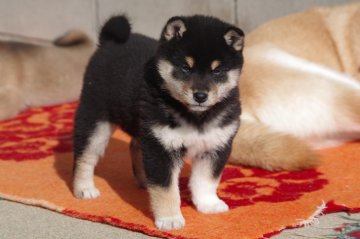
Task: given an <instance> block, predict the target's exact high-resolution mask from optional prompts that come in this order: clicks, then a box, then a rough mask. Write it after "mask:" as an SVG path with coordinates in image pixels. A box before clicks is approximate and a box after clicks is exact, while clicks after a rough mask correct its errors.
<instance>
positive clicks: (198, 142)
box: [152, 121, 238, 158]
mask: <svg viewBox="0 0 360 239" xmlns="http://www.w3.org/2000/svg"><path fill="white" fill-rule="evenodd" d="M237 127H238V122H236V121H235V122H233V123H231V124H228V125H226V126H224V127H220V126H218V124H217V123H215V122H212V123H209V124H208V125H206V126H205V127H204V130H203V131H199V129H198V128H196V127H194V126H192V125H190V124H188V123H186V122H182V123H181V125H180V126H179V127H176V128H170V127H169V126H163V125H158V126H155V127H153V128H152V131H153V133H154V135H155V137H156V138H157V139H158V140H159V141H160V142H161V144H162V145H163V146H164V147H165V148H166V149H167V150H170V151H171V150H177V149H180V148H181V147H185V148H186V150H187V155H186V156H187V157H190V158H194V157H196V156H197V155H200V154H202V153H204V152H209V151H213V150H217V149H221V148H223V147H224V146H226V145H227V144H228V143H229V142H228V141H229V139H230V138H231V137H232V136H233V135H234V134H235V132H236V130H237Z"/></svg>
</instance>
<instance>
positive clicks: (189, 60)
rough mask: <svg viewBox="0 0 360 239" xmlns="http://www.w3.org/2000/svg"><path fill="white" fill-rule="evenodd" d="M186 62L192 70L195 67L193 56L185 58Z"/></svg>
mask: <svg viewBox="0 0 360 239" xmlns="http://www.w3.org/2000/svg"><path fill="white" fill-rule="evenodd" d="M185 61H186V63H187V64H188V65H189V67H190V68H192V67H193V66H194V58H192V57H191V56H187V57H185Z"/></svg>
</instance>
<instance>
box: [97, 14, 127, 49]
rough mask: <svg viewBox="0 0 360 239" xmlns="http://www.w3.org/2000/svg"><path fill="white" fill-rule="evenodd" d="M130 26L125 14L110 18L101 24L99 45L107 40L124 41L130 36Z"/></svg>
mask: <svg viewBox="0 0 360 239" xmlns="http://www.w3.org/2000/svg"><path fill="white" fill-rule="evenodd" d="M130 32H131V26H130V23H129V20H128V19H127V17H126V16H124V15H121V16H115V17H112V18H110V19H109V20H108V21H107V22H106V23H105V24H104V26H103V28H102V29H101V32H100V36H99V42H100V45H103V44H104V43H105V42H107V41H113V42H116V43H124V42H126V41H127V39H128V38H129V36H130Z"/></svg>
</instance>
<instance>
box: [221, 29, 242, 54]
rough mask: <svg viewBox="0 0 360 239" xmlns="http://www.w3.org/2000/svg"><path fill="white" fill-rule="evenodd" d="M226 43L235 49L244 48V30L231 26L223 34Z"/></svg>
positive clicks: (240, 49)
mask: <svg viewBox="0 0 360 239" xmlns="http://www.w3.org/2000/svg"><path fill="white" fill-rule="evenodd" d="M224 39H225V42H226V44H228V45H229V46H231V47H233V48H234V49H235V50H236V51H239V52H240V51H242V49H243V48H244V32H243V31H242V30H240V29H239V28H236V27H231V28H229V29H228V30H226V32H225V34H224Z"/></svg>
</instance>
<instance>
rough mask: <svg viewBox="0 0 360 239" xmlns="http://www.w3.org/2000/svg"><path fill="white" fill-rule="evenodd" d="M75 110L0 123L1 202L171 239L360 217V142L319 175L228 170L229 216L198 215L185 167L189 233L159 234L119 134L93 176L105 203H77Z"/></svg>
mask: <svg viewBox="0 0 360 239" xmlns="http://www.w3.org/2000/svg"><path fill="white" fill-rule="evenodd" d="M75 108H76V103H71V104H64V105H60V106H54V107H46V108H35V109H32V110H30V111H27V112H24V113H22V114H20V115H19V116H18V117H17V118H16V119H13V120H9V121H4V122H0V197H1V198H4V199H8V200H13V201H17V202H21V203H25V204H30V205H36V206H40V207H44V208H48V209H50V210H54V211H57V212H60V213H63V214H66V215H69V216H73V217H78V218H83V219H88V220H92V221H98V222H102V223H108V224H111V225H114V226H118V227H123V228H127V229H130V230H134V231H139V232H143V233H145V234H148V235H152V236H160V237H167V238H261V237H270V236H271V235H273V234H275V233H276V232H278V231H280V230H282V229H284V228H286V227H295V226H301V225H304V224H308V223H311V222H312V221H314V220H316V217H317V216H318V215H317V214H320V213H321V212H323V213H330V212H334V211H340V210H348V211H350V212H351V211H353V212H355V211H360V183H359V182H360V143H359V142H358V143H352V144H347V145H344V146H342V147H339V148H334V149H329V150H325V151H321V152H319V153H320V154H321V155H322V165H321V166H320V167H319V168H318V169H316V170H306V171H300V172H268V171H265V170H259V169H250V168H242V167H235V166H227V167H226V169H225V171H224V173H223V176H222V180H221V184H220V187H219V190H218V192H219V195H220V197H221V198H222V199H223V200H225V201H226V202H227V203H228V205H229V206H230V208H231V210H230V211H229V212H227V213H224V214H218V215H204V214H201V213H198V212H197V211H196V210H195V209H194V207H193V206H192V204H191V202H190V193H189V190H188V188H187V181H188V175H189V168H190V165H189V164H186V166H185V168H184V170H183V174H182V176H181V179H180V187H181V194H182V212H183V214H184V217H185V219H186V227H185V228H184V229H181V230H177V231H168V232H164V231H159V230H156V228H155V227H154V224H153V221H152V217H151V214H150V211H149V209H148V208H149V207H148V196H147V193H146V191H144V190H141V189H138V188H137V187H136V183H135V180H134V178H133V176H132V171H131V164H130V158H129V157H130V156H129V151H128V143H129V137H128V136H127V135H125V134H124V133H122V132H121V131H120V130H118V131H116V132H115V134H114V136H113V138H112V140H111V141H110V145H109V147H108V149H107V151H106V154H105V157H104V159H103V160H102V161H101V162H100V164H99V166H98V167H97V169H96V178H95V181H96V184H97V186H98V188H99V189H100V190H101V196H100V197H99V198H97V199H94V200H78V199H75V198H74V197H73V196H72V194H71V189H70V185H71V175H72V172H71V170H72V153H71V150H72V128H73V120H72V119H73V115H74V110H75ZM323 203H326V207H327V208H326V209H324V207H325V204H323ZM321 205H322V206H323V207H321V208H320V209H321V210H319V207H320V206H321ZM322 209H324V210H322Z"/></svg>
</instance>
